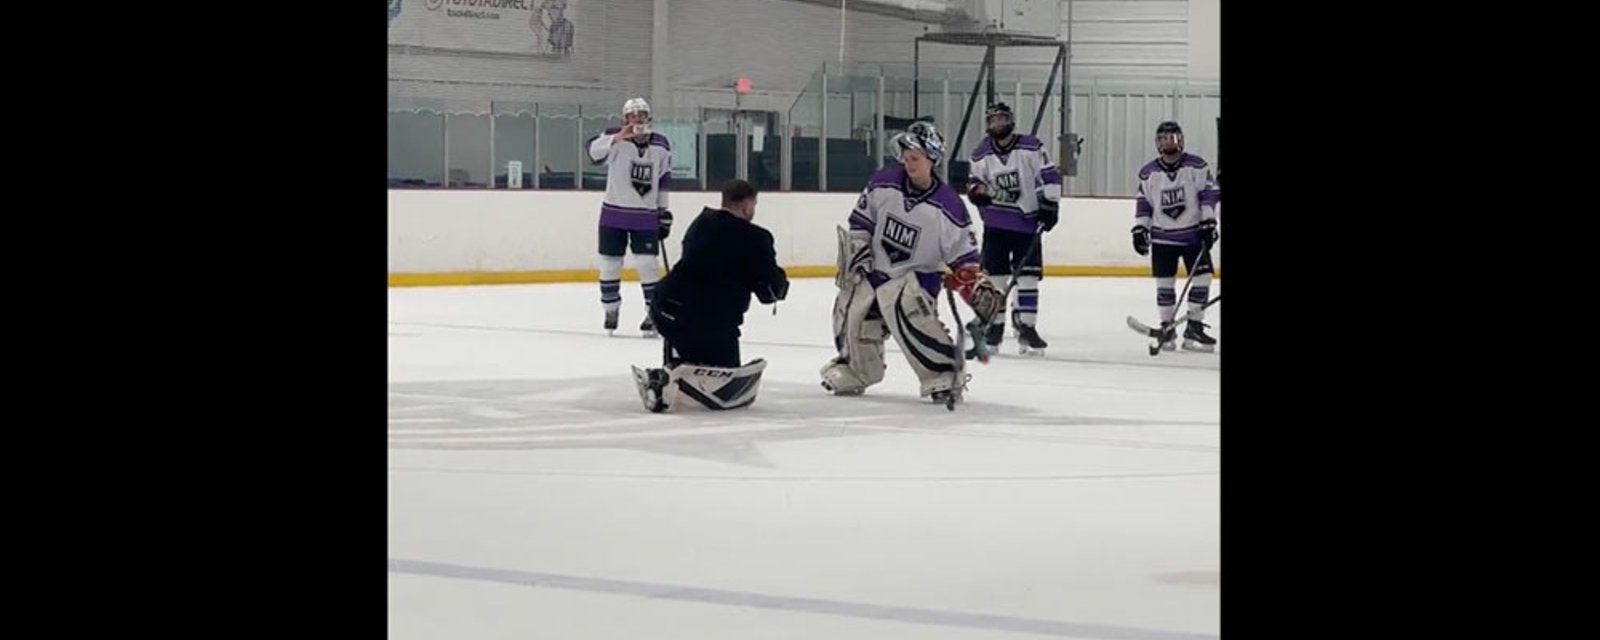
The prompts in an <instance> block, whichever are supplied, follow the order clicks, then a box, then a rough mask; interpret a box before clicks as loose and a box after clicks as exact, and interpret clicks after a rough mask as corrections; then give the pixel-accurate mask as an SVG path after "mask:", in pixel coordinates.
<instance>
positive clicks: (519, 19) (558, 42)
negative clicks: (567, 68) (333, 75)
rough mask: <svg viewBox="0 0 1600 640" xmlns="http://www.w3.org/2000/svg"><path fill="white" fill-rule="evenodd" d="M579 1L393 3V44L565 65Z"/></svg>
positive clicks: (573, 37) (579, 31) (576, 34)
mask: <svg viewBox="0 0 1600 640" xmlns="http://www.w3.org/2000/svg"><path fill="white" fill-rule="evenodd" d="M577 4H578V0H389V44H394V45H406V46H413V47H428V48H433V49H451V50H458V51H493V52H498V53H520V54H526V55H535V56H546V57H550V58H555V59H566V58H569V57H571V56H572V51H573V46H574V44H575V43H576V42H577V38H578V37H579V35H580V34H583V33H585V31H584V30H583V29H582V28H580V25H581V24H582V23H581V21H580V20H579V19H578V17H577V15H576V13H577V12H576V11H575V8H576V5H577Z"/></svg>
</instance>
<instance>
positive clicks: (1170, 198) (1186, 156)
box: [1133, 122, 1222, 353]
mask: <svg viewBox="0 0 1600 640" xmlns="http://www.w3.org/2000/svg"><path fill="white" fill-rule="evenodd" d="M1156 149H1157V151H1159V152H1160V153H1161V155H1160V157H1158V158H1156V159H1155V160H1152V161H1150V163H1149V164H1146V165H1145V166H1144V167H1143V168H1141V169H1139V193H1138V202H1137V204H1136V205H1135V207H1134V226H1133V250H1134V251H1137V252H1138V253H1139V255H1141V256H1142V255H1148V256H1150V266H1151V270H1152V271H1154V272H1155V277H1156V307H1157V308H1158V309H1159V310H1160V312H1161V329H1160V330H1161V333H1162V335H1161V336H1160V337H1159V338H1158V341H1159V342H1160V345H1161V349H1162V350H1165V351H1172V350H1173V349H1174V348H1175V342H1176V339H1177V327H1176V326H1175V324H1176V321H1177V312H1178V293H1177V288H1176V278H1177V275H1178V260H1179V259H1182V260H1183V266H1184V268H1185V269H1187V270H1188V271H1189V273H1191V274H1194V275H1193V282H1192V283H1191V284H1190V285H1189V313H1188V316H1187V318H1186V320H1187V321H1188V322H1187V325H1186V326H1185V327H1184V331H1183V348H1184V349H1188V350H1194V351H1206V352H1210V351H1213V350H1214V349H1215V345H1216V343H1217V341H1216V339H1214V338H1212V337H1211V336H1208V335H1206V332H1205V328H1206V324H1205V314H1206V310H1205V305H1206V302H1207V301H1208V300H1209V299H1210V298H1211V273H1212V263H1211V246H1212V245H1213V244H1215V243H1216V241H1217V205H1218V204H1219V203H1220V202H1221V201H1222V190H1221V189H1220V188H1219V187H1218V186H1217V183H1216V180H1215V179H1214V178H1213V177H1212V174H1211V168H1210V167H1209V166H1207V165H1206V161H1205V160H1204V159H1203V158H1201V157H1200V156H1197V155H1194V154H1192V153H1185V152H1184V150H1183V129H1182V128H1181V127H1179V126H1178V123H1176V122H1163V123H1161V125H1160V126H1158V127H1156ZM1151 353H1154V351H1152V352H1151Z"/></svg>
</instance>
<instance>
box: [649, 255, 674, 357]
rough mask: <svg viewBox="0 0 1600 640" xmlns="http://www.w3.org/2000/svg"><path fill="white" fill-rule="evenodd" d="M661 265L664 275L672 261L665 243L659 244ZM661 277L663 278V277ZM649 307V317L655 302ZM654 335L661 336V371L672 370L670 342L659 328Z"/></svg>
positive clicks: (653, 309)
mask: <svg viewBox="0 0 1600 640" xmlns="http://www.w3.org/2000/svg"><path fill="white" fill-rule="evenodd" d="M661 263H662V264H661V271H662V273H666V272H668V271H671V270H672V259H671V258H668V257H667V243H666V242H665V241H663V242H662V243H661ZM663 277H665V276H663ZM650 306H651V309H650V313H651V315H654V314H655V308H654V307H655V302H654V301H651V303H650ZM651 322H654V320H652V321H651ZM656 335H658V336H661V367H662V368H663V369H671V368H672V342H671V341H670V340H667V337H666V336H665V335H662V334H661V329H660V328H659V327H658V328H657V329H656Z"/></svg>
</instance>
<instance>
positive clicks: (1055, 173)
mask: <svg viewBox="0 0 1600 640" xmlns="http://www.w3.org/2000/svg"><path fill="white" fill-rule="evenodd" d="M1039 178H1040V179H1041V180H1043V181H1044V183H1045V184H1061V170H1060V169H1057V168H1055V167H1045V168H1044V171H1040V172H1039Z"/></svg>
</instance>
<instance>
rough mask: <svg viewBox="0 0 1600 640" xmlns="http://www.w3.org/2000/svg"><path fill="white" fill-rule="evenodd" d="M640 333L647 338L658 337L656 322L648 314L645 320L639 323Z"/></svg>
mask: <svg viewBox="0 0 1600 640" xmlns="http://www.w3.org/2000/svg"><path fill="white" fill-rule="evenodd" d="M639 333H642V334H644V337H646V338H654V337H656V323H654V322H651V321H650V316H648V315H646V316H645V317H644V322H641V323H639Z"/></svg>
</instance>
